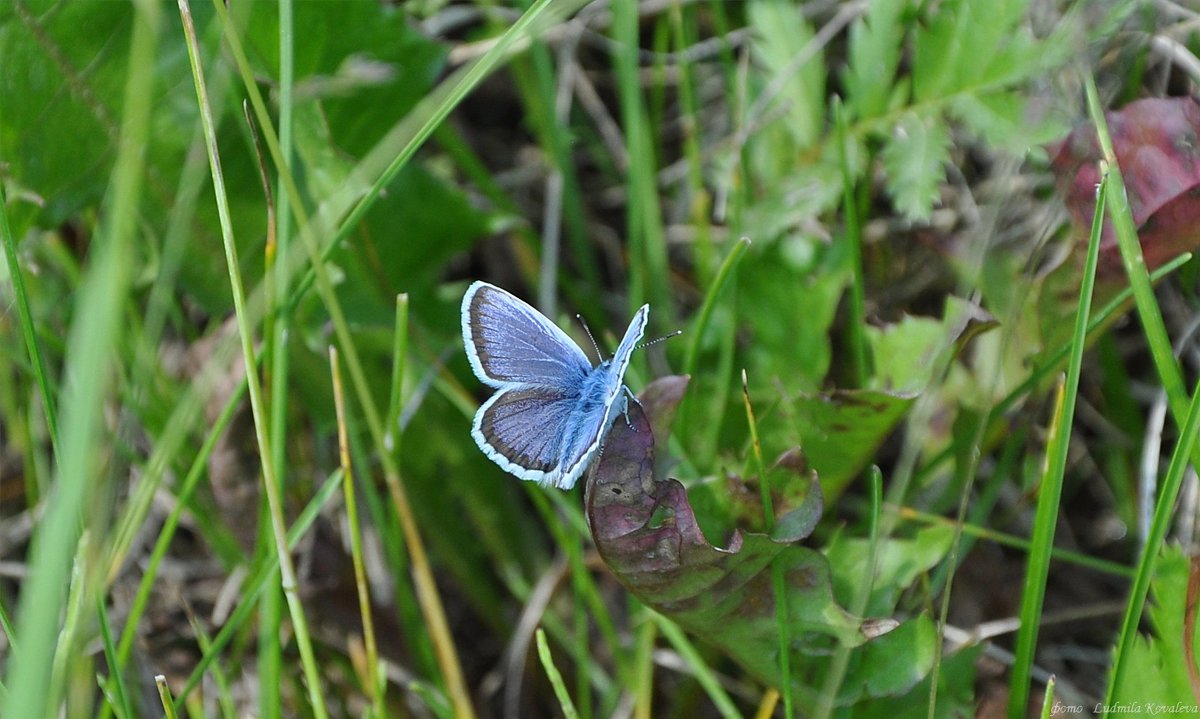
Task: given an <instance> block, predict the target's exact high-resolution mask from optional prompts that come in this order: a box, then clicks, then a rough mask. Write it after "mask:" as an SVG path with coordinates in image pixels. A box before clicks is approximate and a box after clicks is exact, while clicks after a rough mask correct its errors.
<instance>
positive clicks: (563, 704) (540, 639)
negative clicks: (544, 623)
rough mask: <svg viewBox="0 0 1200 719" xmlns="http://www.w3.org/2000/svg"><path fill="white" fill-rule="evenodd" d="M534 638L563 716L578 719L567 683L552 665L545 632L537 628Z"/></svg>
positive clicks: (552, 659)
mask: <svg viewBox="0 0 1200 719" xmlns="http://www.w3.org/2000/svg"><path fill="white" fill-rule="evenodd" d="M536 638H537V651H538V659H540V660H541V662H542V668H543V669H545V670H546V677H547V678H548V679H549V680H550V686H551V687H553V688H554V696H555V697H556V698H557V699H558V706H559V708H561V709H562V712H563V717H565V719H579V712H578V711H576V710H575V704H574V702H572V701H571V695H570V694H568V693H567V685H566V684H565V683H564V682H563V678H562V674H560V673H559V671H558V667H556V666H554V657H552V656H551V655H550V645H549V644H547V643H546V632H545V630H544V629H542V628H541V627H538V628H537V633H536Z"/></svg>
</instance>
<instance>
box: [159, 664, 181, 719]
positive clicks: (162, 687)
mask: <svg viewBox="0 0 1200 719" xmlns="http://www.w3.org/2000/svg"><path fill="white" fill-rule="evenodd" d="M154 686H156V687H158V699H159V701H161V702H162V708H163V716H164V717H166V719H179V712H177V711H176V710H175V700H174V699H172V698H171V687H169V686H167V678H166V677H164V676H163V675H162V674H155V675H154Z"/></svg>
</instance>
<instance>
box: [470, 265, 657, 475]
mask: <svg viewBox="0 0 1200 719" xmlns="http://www.w3.org/2000/svg"><path fill="white" fill-rule="evenodd" d="M648 314H649V307H648V306H645V305H643V306H642V308H641V309H639V310H638V312H637V314H635V315H634V318H633V321H632V322H630V325H629V328H628V329H627V330H626V331H625V337H624V339H622V340H621V344H620V346H619V347H618V348H617V351H616V354H615V355H614V356H613V358H612V359H610V360H606V361H604V362H601V363H600V364H599V365H597V366H595V367H593V366H592V363H591V362H590V361H589V360H588V358H587V356H586V355H584V353H583V350H581V349H579V346H578V345H577V344H575V342H574V341H572V340H571V339H570V338H569V337H568V336H567V335H566V333H564V332H563V331H562V330H561V329H559V328H558V326H557V325H555V324H554V323H553V322H551V321H550V320H548V319H547V318H546V317H545V316H543V315H542V314H541V313H540V312H538V311H537V310H535V309H534V308H533V307H531V306H530V305H528V304H527V303H525V302H523V301H522V300H520V299H518V298H517V297H515V296H514V295H512V294H510V293H509V292H507V291H505V290H502V289H500V288H499V287H496V286H495V285H491V284H488V283H486V282H475V283H474V284H472V285H471V286H470V287H469V288H468V289H467V292H466V294H465V295H464V296H463V303H462V332H463V343H464V345H465V346H466V351H467V358H468V359H469V360H470V362H471V369H472V370H474V372H475V376H476V377H478V378H479V380H480V381H481V382H483V383H484V384H486V385H488V386H490V387H494V388H495V389H496V393H495V394H494V395H492V396H491V397H490V398H489V399H488V400H487V401H486V402H484V403H483V405H482V406H481V407H480V408H479V411H478V412H476V413H475V419H474V422H472V425H471V436H472V437H473V438H474V439H475V443H476V444H478V445H479V448H480V449H481V450H482V451H483V453H484V454H485V455H487V456H488V458H490V459H491V460H492V461H493V462H495V463H496V464H498V465H499V466H500V467H501V468H502V469H504V470H505V471H507V472H509V473H511V474H513V475H516V476H517V477H519V478H521V479H525V480H529V481H535V482H538V483H540V484H542V485H546V486H554V487H560V488H562V489H570V488H571V487H573V486H574V485H575V483H576V482H577V481H578V480H579V477H581V476H582V475H583V472H584V471H585V470H586V469H587V467H588V465H589V464H590V462H591V461H592V459H593V458H594V457H595V455H596V454H597V452H598V451H599V449H600V446H601V443H602V441H603V439H604V436H605V435H606V434H607V432H608V429H609V428H610V427H611V426H612V423H613V422H614V421H615V420H616V418H617V416H618V415H621V414H623V413H624V412H625V409H626V407H627V406H628V400H627V398H626V396H625V393H626V392H627V391H628V390H627V389H626V387H625V384H624V376H625V371H626V370H627V369H628V368H629V359H630V356H631V355H632V353H633V350H634V347H635V346H636V345H637V342H638V340H640V339H641V337H642V333H643V332H644V331H645V329H646V318H647V315H648Z"/></svg>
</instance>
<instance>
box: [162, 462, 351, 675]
mask: <svg viewBox="0 0 1200 719" xmlns="http://www.w3.org/2000/svg"><path fill="white" fill-rule="evenodd" d="M341 480H342V472H341V470H340V469H339V470H338V471H336V472H334V473H333V474H331V475H330V476H329V477H328V478H327V479H326V480H325V483H324V484H322V485H321V488H320V489H319V490H318V491H317V493H316V494H314V495H313V497H312V499H310V500H309V501H308V504H307V505H306V506H305V507H304V511H302V512H300V516H298V517H296V521H295V522H293V523H292V527H291V529H290V530H289V531H288V538H287V548H288V551H292V550H293V549H295V548H296V545H297V544H299V543H300V540H301V539H302V538H303V537H304V535H305V533H306V532H307V531H308V530H309V528H310V527H311V526H312V523H313V522H314V521H316V518H317V515H318V514H319V513H320V511H321V509H322V508H324V506H325V504H326V503H327V502H328V501H329V498H330V497H332V496H333V494H334V492H335V491H336V490H337V488H338V487H339V486H341ZM278 569H279V553H278V552H275V553H272V554H270V555H268V556H266V557H263V558H262V559H261V560H260V561H259V562H258V563H257V564H256V565H255V566H254V567H253V568H252V569H251V572H250V576H249V578H247V579H246V581H245V582H244V583H243V584H242V599H241V602H239V603H238V605H237V608H236V609H234V611H233V612H232V613H231V614H230V615H229V618H228V619H226V620H225V624H224V625H222V626H221V630H220V631H218V632H217V635H216V636H215V637H213V639H212V644H211V645H210V646H209V648H208V651H207V652H206V653H204V654H202V655H201V656H200V659H199V661H197V662H196V666H195V667H193V668H192V673H191V674H190V675H188V678H187V681H186V682H184V685H183V688H182V689H181V690H180V691H179V697H180V698H181V699H183V698H186V697H187V696H188V695H189V694H190V693H191V692H192V690H193V689H195V688H196V687H197V686H199V685H200V681H201V680H202V679H203V678H204V673H205V672H206V671H207V670H208V666H209V664H211V663H212V662H213V661H214V660H215V659H216V657H217V656H218V655H219V654H220V652H222V651H224V649H225V647H226V646H227V645H228V644H229V642H230V641H231V640H232V639H233V637H234V635H235V634H236V633H237V632H239V631H240V630H241V628H242V625H243V624H245V622H246V621H247V620H248V619H249V618H250V616H251V614H252V613H253V612H254V610H255V609H256V608H257V607H258V598H259V596H260V595H261V594H262V591H263V589H264V588H265V587H266V586H267V584H268V582H273V581H274V580H275V572H276V571H278Z"/></svg>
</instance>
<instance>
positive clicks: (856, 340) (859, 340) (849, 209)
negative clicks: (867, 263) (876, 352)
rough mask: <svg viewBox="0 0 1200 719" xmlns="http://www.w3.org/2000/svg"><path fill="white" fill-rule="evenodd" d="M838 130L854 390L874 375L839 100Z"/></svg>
mask: <svg viewBox="0 0 1200 719" xmlns="http://www.w3.org/2000/svg"><path fill="white" fill-rule="evenodd" d="M833 116H834V125H835V127H836V129H837V143H838V161H839V164H840V165H841V168H842V213H843V215H844V216H845V218H846V227H845V229H844V230H843V237H842V241H843V242H844V243H845V245H846V249H847V253H848V254H849V255H850V258H849V262H850V302H849V305H848V309H849V313H848V315H849V316H848V317H847V318H846V328H847V329H846V333H847V337H848V338H849V341H850V358H851V367H852V369H853V373H854V376H853V381H854V386H855V387H865V386H866V383H867V378H868V377H869V376H870V374H871V366H870V357H869V356H868V355H867V336H866V332H865V330H864V327H866V314H867V313H866V309H865V307H864V304H865V300H864V296H865V291H864V289H863V284H864V280H863V260H862V229H861V223H860V221H859V217H858V200H857V198H856V197H855V195H854V169H853V168H852V167H850V150H849V146H848V142H847V140H846V117H845V111H844V109H843V106H842V103H841V100H840V99H837V100H835V103H834V106H833Z"/></svg>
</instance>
